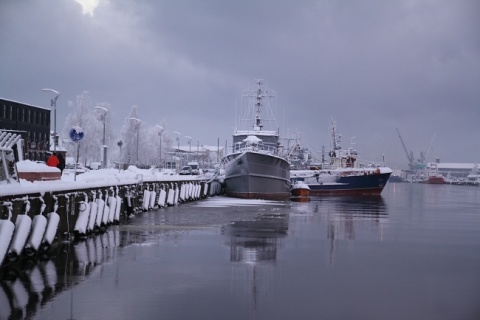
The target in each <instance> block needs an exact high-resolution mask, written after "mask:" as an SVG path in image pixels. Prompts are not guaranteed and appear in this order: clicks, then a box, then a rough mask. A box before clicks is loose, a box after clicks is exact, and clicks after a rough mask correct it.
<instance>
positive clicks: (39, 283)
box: [0, 226, 178, 319]
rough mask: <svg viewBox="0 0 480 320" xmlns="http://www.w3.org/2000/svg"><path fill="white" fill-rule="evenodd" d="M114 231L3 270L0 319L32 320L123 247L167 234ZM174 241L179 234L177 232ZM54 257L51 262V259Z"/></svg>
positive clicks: (66, 244)
mask: <svg viewBox="0 0 480 320" xmlns="http://www.w3.org/2000/svg"><path fill="white" fill-rule="evenodd" d="M144 229H145V228H143V229H142V228H136V229H134V230H130V229H128V227H121V226H117V227H112V228H110V229H108V230H107V231H106V232H104V233H101V234H97V235H95V236H92V237H88V238H87V239H85V240H83V241H78V242H72V243H63V244H60V243H59V244H57V245H55V246H53V247H52V248H51V250H50V252H49V257H48V256H45V257H43V258H44V260H28V259H27V258H22V259H20V260H19V261H17V262H15V263H11V264H9V265H7V266H5V267H2V269H0V319H27V318H28V319H31V318H34V317H35V314H36V313H37V312H39V310H40V309H41V308H42V307H43V306H45V305H46V304H47V303H48V302H50V301H53V299H54V298H55V296H57V295H59V294H61V293H63V292H65V291H67V290H71V291H72V298H71V299H72V301H71V309H73V305H74V301H73V287H74V286H75V285H77V284H79V283H81V282H82V281H84V280H86V279H88V277H89V276H90V275H92V274H93V273H95V272H99V271H100V270H101V267H102V264H103V263H106V262H108V261H110V260H112V259H115V258H117V256H118V250H119V247H125V246H128V245H131V244H135V243H144V242H145V241H146V239H148V238H149V237H151V236H152V234H156V235H158V234H159V233H164V235H165V236H166V237H170V236H172V235H171V234H170V233H169V232H168V231H164V230H160V231H159V230H158V229H156V230H144ZM173 233H174V234H173V236H172V237H173V238H176V237H177V236H178V234H177V233H178V232H176V231H175V232H173ZM50 257H51V258H50Z"/></svg>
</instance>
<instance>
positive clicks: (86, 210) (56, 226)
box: [0, 168, 221, 266]
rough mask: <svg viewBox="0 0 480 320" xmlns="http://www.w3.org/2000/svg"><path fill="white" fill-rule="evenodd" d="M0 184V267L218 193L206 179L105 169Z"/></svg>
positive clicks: (137, 170) (213, 181) (218, 188)
mask: <svg viewBox="0 0 480 320" xmlns="http://www.w3.org/2000/svg"><path fill="white" fill-rule="evenodd" d="M64 176H67V177H66V178H62V181H49V182H46V181H42V182H34V183H30V182H26V181H21V183H10V184H1V185H0V266H1V265H5V264H7V263H9V262H11V261H15V260H17V259H18V258H19V257H20V256H22V255H27V256H35V255H37V254H42V253H45V252H48V250H49V248H50V247H51V246H52V245H53V244H54V243H55V242H56V241H70V240H75V239H79V238H84V237H87V236H89V235H96V234H99V233H103V232H104V231H105V230H106V229H107V228H108V226H109V225H112V224H119V223H122V221H125V220H126V219H128V217H130V216H131V215H134V214H137V213H139V212H143V211H148V210H154V209H160V208H168V207H169V206H176V205H179V204H181V203H185V202H189V201H195V200H199V199H202V198H206V197H209V196H213V195H216V194H219V193H220V192H221V188H220V183H218V182H217V181H215V180H213V179H211V177H207V176H179V175H176V174H171V173H162V172H159V171H155V169H150V170H140V169H136V168H133V169H132V168H130V169H129V170H122V171H119V170H115V169H105V170H97V171H95V172H87V173H84V174H81V175H78V176H76V177H75V181H70V179H69V177H68V175H66V174H65V173H64Z"/></svg>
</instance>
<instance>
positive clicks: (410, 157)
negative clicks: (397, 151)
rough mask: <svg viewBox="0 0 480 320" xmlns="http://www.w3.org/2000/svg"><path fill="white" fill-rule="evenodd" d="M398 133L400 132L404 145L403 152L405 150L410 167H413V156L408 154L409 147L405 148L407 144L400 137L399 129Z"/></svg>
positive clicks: (401, 140)
mask: <svg viewBox="0 0 480 320" xmlns="http://www.w3.org/2000/svg"><path fill="white" fill-rule="evenodd" d="M397 132H398V137H399V138H400V142H401V143H402V146H403V150H405V155H406V157H407V160H408V163H409V164H410V165H412V164H413V154H411V153H408V150H407V147H405V143H404V142H403V139H402V136H401V135H400V131H398V128H397Z"/></svg>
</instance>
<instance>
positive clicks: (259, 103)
mask: <svg viewBox="0 0 480 320" xmlns="http://www.w3.org/2000/svg"><path fill="white" fill-rule="evenodd" d="M262 84H263V80H262V79H257V91H256V93H257V94H256V96H255V124H254V126H253V130H255V131H261V130H262V127H263V125H262V124H261V118H260V113H261V111H260V109H261V107H262V98H263V97H265V95H264V94H263V95H262V88H261V85H262Z"/></svg>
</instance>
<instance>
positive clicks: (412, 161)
mask: <svg viewBox="0 0 480 320" xmlns="http://www.w3.org/2000/svg"><path fill="white" fill-rule="evenodd" d="M397 133H398V137H399V138H400V142H401V143H402V146H403V150H404V151H405V155H406V157H407V160H408V168H409V169H410V170H412V171H417V170H419V169H423V168H425V160H426V158H427V155H428V152H429V151H430V149H431V148H432V144H433V139H434V138H435V134H434V135H433V137H432V140H431V141H430V144H429V145H428V147H427V150H426V151H421V152H420V159H418V160H417V162H416V163H415V158H414V156H413V152H412V151H410V152H408V151H407V147H406V146H405V143H404V142H403V139H402V136H401V135H400V131H399V130H398V128H397Z"/></svg>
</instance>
